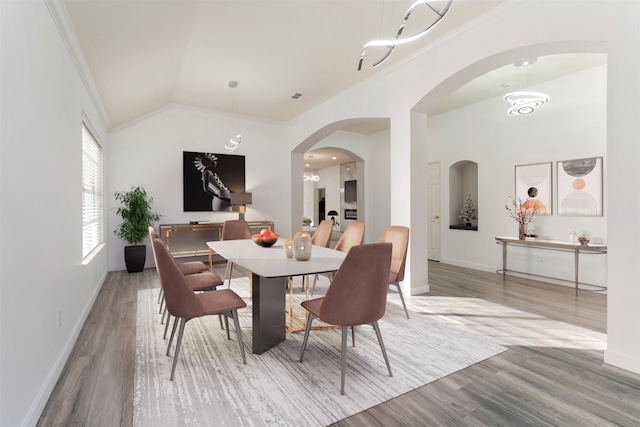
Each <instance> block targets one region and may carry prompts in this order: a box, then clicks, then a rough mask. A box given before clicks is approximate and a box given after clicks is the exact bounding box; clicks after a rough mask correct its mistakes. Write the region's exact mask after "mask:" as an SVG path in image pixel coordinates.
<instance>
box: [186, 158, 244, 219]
mask: <svg viewBox="0 0 640 427" xmlns="http://www.w3.org/2000/svg"><path fill="white" fill-rule="evenodd" d="M244 160H245V159H244V156H234V155H230V154H214V153H201V152H193V151H183V152H182V171H183V186H184V191H183V199H184V201H183V206H184V211H185V212H211V211H230V210H231V193H244V191H245V181H244V173H245V161H244Z"/></svg>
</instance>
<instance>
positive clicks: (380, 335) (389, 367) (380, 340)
mask: <svg viewBox="0 0 640 427" xmlns="http://www.w3.org/2000/svg"><path fill="white" fill-rule="evenodd" d="M371 325H372V326H373V329H375V331H376V336H377V337H378V342H379V343H380V349H382V355H383V356H384V361H385V363H386V364H387V369H388V370H389V376H390V377H392V376H393V374H392V373H391V365H390V364H389V358H388V357H387V350H385V348H384V343H383V342H382V334H381V333H380V327H379V326H378V322H377V321H376V322H373V323H372V324H371Z"/></svg>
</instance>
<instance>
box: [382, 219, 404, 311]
mask: <svg viewBox="0 0 640 427" xmlns="http://www.w3.org/2000/svg"><path fill="white" fill-rule="evenodd" d="M380 242H390V243H392V244H393V254H392V255H391V270H390V271H389V285H393V286H395V287H396V288H397V289H398V295H400V301H401V302H402V306H403V307H404V313H405V314H406V315H407V319H408V318H409V311H408V310H407V305H406V304H405V303H404V296H403V295H402V288H401V287H400V282H402V281H403V280H404V266H405V263H406V261H407V248H408V247H409V228H408V227H404V226H402V225H390V226H388V227H387V228H386V229H385V230H384V233H382V237H380Z"/></svg>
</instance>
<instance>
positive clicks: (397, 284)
mask: <svg viewBox="0 0 640 427" xmlns="http://www.w3.org/2000/svg"><path fill="white" fill-rule="evenodd" d="M393 285H395V287H396V288H398V294H399V295H400V301H402V306H403V307H404V314H406V315H407V319H408V318H409V311H407V305H406V304H405V303H404V296H402V288H401V287H400V283H398V282H395V283H393Z"/></svg>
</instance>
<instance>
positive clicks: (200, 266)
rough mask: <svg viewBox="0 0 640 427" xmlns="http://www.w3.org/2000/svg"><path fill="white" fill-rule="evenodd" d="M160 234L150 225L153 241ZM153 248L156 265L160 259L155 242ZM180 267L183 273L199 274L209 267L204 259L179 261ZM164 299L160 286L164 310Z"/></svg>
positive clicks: (160, 296) (159, 299) (150, 237)
mask: <svg viewBox="0 0 640 427" xmlns="http://www.w3.org/2000/svg"><path fill="white" fill-rule="evenodd" d="M159 238H160V235H159V234H158V233H157V232H156V230H155V228H153V227H152V226H149V239H150V241H151V242H153V239H159ZM151 248H152V249H153V250H152V252H153V261H154V262H155V264H156V266H157V265H158V261H157V260H156V251H155V249H154V248H153V244H152V245H151ZM178 268H180V271H182V273H183V274H197V273H202V272H204V271H208V270H209V267H207V265H206V264H205V263H204V262H202V261H187V262H180V263H178ZM162 301H164V300H163V299H162V288H160V293H159V294H158V304H160V305H161V306H160V311H162Z"/></svg>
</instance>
